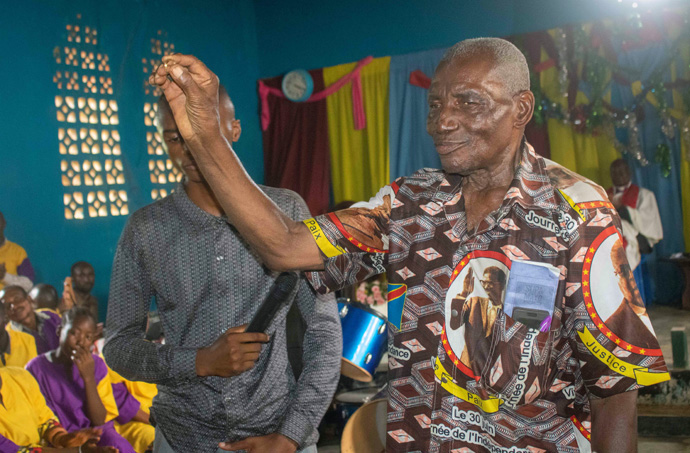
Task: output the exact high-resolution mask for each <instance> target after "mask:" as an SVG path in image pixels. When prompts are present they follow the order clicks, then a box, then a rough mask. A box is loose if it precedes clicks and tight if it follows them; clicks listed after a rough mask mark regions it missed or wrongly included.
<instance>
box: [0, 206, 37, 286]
mask: <svg viewBox="0 0 690 453" xmlns="http://www.w3.org/2000/svg"><path fill="white" fill-rule="evenodd" d="M6 224H7V223H6V222H5V217H4V216H3V215H2V212H0V289H2V288H4V287H5V286H9V285H19V286H21V287H22V288H24V290H26V291H28V290H30V289H31V286H32V285H33V283H32V281H33V280H34V268H33V267H32V266H31V261H29V257H28V255H27V254H26V251H25V250H24V248H22V246H20V245H19V244H15V243H14V242H11V241H9V240H8V239H7V238H6V237H5V225H6Z"/></svg>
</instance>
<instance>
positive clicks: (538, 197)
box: [434, 141, 559, 238]
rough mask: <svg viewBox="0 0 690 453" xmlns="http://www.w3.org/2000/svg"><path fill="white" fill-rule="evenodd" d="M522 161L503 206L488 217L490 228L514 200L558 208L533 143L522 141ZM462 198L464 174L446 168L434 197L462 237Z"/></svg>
mask: <svg viewBox="0 0 690 453" xmlns="http://www.w3.org/2000/svg"><path fill="white" fill-rule="evenodd" d="M521 153H522V156H521V159H520V164H519V165H518V168H517V169H516V170H515V175H514V176H513V181H512V183H511V185H510V188H509V189H508V191H507V192H506V195H505V197H504V198H503V202H502V203H501V206H500V207H499V208H498V209H497V210H496V211H494V212H492V213H491V214H489V215H488V216H487V218H486V220H488V221H489V228H490V227H492V226H493V225H495V224H496V223H498V222H500V221H501V220H502V219H503V218H504V217H505V216H506V215H507V214H508V212H509V211H510V209H511V208H512V206H513V205H514V204H515V203H518V204H520V205H521V206H522V207H523V208H525V209H544V210H555V209H557V208H558V206H559V203H558V200H557V198H556V194H555V189H554V187H553V185H552V184H551V181H550V179H549V176H548V174H547V172H546V162H545V161H544V159H543V158H542V157H541V156H538V155H537V154H536V153H535V152H534V148H532V145H530V144H529V143H527V141H524V142H523V146H522V150H521ZM461 198H462V177H461V176H458V175H453V174H448V173H446V172H443V179H442V180H441V181H440V183H439V185H438V186H437V191H436V194H435V195H434V201H436V202H440V203H442V204H443V207H444V211H445V214H446V218H447V219H448V221H449V222H450V224H451V225H452V229H453V233H454V234H455V236H456V237H458V238H461V237H462V236H463V234H464V230H465V227H466V225H465V222H466V220H465V216H464V203H461V202H460V200H461Z"/></svg>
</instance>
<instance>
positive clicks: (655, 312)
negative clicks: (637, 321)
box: [648, 306, 690, 368]
mask: <svg viewBox="0 0 690 453" xmlns="http://www.w3.org/2000/svg"><path fill="white" fill-rule="evenodd" d="M648 312H649V318H650V319H651V320H652V326H654V332H656V337H657V339H658V340H659V345H660V346H661V352H663V353H664V358H665V359H666V364H667V365H668V367H669V368H671V367H672V366H673V355H672V353H671V328H672V327H685V328H686V333H687V334H688V335H690V310H681V309H679V308H673V307H664V306H655V307H651V308H650V309H649V310H648Z"/></svg>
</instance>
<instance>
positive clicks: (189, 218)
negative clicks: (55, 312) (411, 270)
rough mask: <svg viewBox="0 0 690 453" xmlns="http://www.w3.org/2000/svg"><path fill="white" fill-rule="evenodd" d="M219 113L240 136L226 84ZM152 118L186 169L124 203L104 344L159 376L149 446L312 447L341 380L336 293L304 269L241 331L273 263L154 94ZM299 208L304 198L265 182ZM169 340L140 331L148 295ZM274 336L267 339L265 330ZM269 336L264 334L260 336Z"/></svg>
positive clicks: (277, 199)
mask: <svg viewBox="0 0 690 453" xmlns="http://www.w3.org/2000/svg"><path fill="white" fill-rule="evenodd" d="M219 101H220V105H221V108H220V117H219V118H220V121H221V124H222V130H223V136H224V138H225V140H228V141H233V142H234V141H237V140H238V139H239V137H240V132H241V128H240V122H239V120H238V119H236V118H235V109H234V106H233V104H232V101H231V100H230V97H229V96H228V94H227V92H225V90H221V93H220V97H219ZM158 128H159V133H160V135H161V137H162V139H163V142H164V146H165V148H166V150H167V152H168V155H169V156H170V160H171V161H172V162H173V165H175V167H176V168H177V169H178V170H180V171H181V172H182V174H183V175H184V181H183V182H182V183H181V184H180V185H179V186H178V187H177V188H176V189H175V191H174V192H173V193H172V194H171V195H170V196H168V197H166V198H164V199H163V200H160V201H157V202H155V203H153V204H151V205H149V206H146V207H144V208H142V209H140V210H139V211H137V212H135V213H134V214H132V215H131V216H130V218H129V220H128V222H127V225H126V227H125V229H124V231H123V233H122V237H121V238H120V242H119V244H118V248H117V254H116V256H115V262H114V265H113V273H112V278H111V287H110V300H109V303H108V317H107V325H108V329H107V333H106V343H105V347H104V350H103V354H104V356H105V358H106V360H107V361H108V365H109V366H110V367H111V368H112V369H113V370H115V371H116V372H118V373H119V374H121V375H122V376H123V377H125V378H127V379H130V380H137V381H146V382H151V383H155V384H158V396H157V397H156V399H155V400H154V403H153V407H152V415H153V417H154V418H155V420H156V424H157V425H156V436H155V442H154V452H156V453H169V452H172V451H178V452H183V451H184V452H187V451H189V452H196V451H215V450H216V449H217V448H218V447H219V445H224V442H228V441H230V442H235V443H236V445H237V448H236V450H249V451H252V452H255V453H257V452H271V453H280V452H295V451H297V450H300V451H303V452H307V451H315V450H316V447H315V444H316V441H317V439H318V432H317V427H318V425H319V422H320V420H321V418H322V416H323V414H324V412H325V411H326V408H327V407H328V405H329V404H330V402H331V398H332V396H333V392H334V391H335V387H336V385H337V382H338V376H339V371H340V366H339V364H340V356H341V352H340V351H341V348H342V339H341V334H340V321H339V319H338V314H337V310H336V305H335V304H334V303H333V298H332V296H327V297H324V296H316V295H315V293H314V292H313V290H312V289H311V288H310V287H309V285H308V284H307V283H306V281H305V280H304V279H303V278H302V279H301V281H300V283H299V285H298V287H297V290H296V291H293V292H292V294H291V296H290V298H289V300H288V301H286V302H287V303H286V304H285V305H284V306H283V307H282V308H281V309H280V310H279V312H278V314H277V316H276V318H275V319H274V321H273V322H272V323H271V326H270V327H269V328H268V330H267V334H268V336H267V335H265V334H263V333H245V332H244V329H245V327H244V326H243V324H245V323H248V322H249V321H250V320H251V319H252V317H253V315H254V314H255V313H256V311H257V309H258V307H259V305H260V304H261V302H262V301H263V300H264V298H265V297H266V295H267V294H268V291H269V289H270V287H271V284H272V283H273V281H274V279H275V276H276V274H275V273H272V272H271V271H270V270H269V269H267V268H266V267H264V266H263V265H262V263H261V262H260V261H259V260H258V259H257V257H256V255H255V254H254V252H253V250H252V249H250V248H249V246H248V245H247V243H246V242H245V241H244V239H243V238H242V237H240V235H239V234H238V233H237V231H236V230H235V228H234V226H233V225H231V224H230V223H228V220H227V217H225V216H224V215H223V212H222V209H221V207H220V205H219V204H218V201H217V200H216V198H215V195H214V193H213V191H212V190H211V189H210V187H209V186H208V184H207V182H206V180H205V178H204V176H203V175H202V173H201V172H200V171H199V168H198V167H197V165H196V162H195V160H194V158H193V157H192V155H191V153H190V151H189V149H188V147H187V144H186V143H185V141H184V139H183V138H182V135H181V134H180V132H179V131H178V125H177V124H176V122H175V119H174V117H173V115H172V112H171V110H170V107H169V105H168V102H167V101H166V100H165V98H164V97H161V99H160V101H159V108H158ZM262 190H263V191H264V193H266V194H267V196H269V197H270V198H271V199H272V200H273V202H274V203H276V204H277V205H278V206H280V207H281V208H282V209H283V210H285V211H286V212H287V213H289V215H291V216H292V217H293V218H294V219H296V220H301V219H304V218H306V217H308V216H309V211H308V210H307V207H306V204H305V203H304V200H302V199H301V198H300V197H299V196H298V195H297V194H295V193H294V192H292V191H289V190H285V189H276V188H271V187H262ZM152 297H154V298H155V300H156V305H157V307H158V311H159V314H160V319H161V323H162V325H163V331H164V332H165V345H159V344H155V343H152V342H149V341H145V340H144V339H143V338H144V327H145V325H146V317H147V313H148V310H149V305H150V300H151V298H152ZM293 302H294V303H295V304H297V306H298V307H299V309H300V314H301V316H302V318H303V320H304V322H305V324H306V326H307V327H306V333H305V334H304V342H303V352H302V359H303V368H302V371H301V374H300V376H299V378H298V379H295V377H294V375H293V370H292V367H291V365H290V364H289V361H288V352H287V347H286V332H285V318H286V314H287V312H288V308H289V305H290V304H291V303H293ZM269 336H270V341H269ZM264 343H266V344H264Z"/></svg>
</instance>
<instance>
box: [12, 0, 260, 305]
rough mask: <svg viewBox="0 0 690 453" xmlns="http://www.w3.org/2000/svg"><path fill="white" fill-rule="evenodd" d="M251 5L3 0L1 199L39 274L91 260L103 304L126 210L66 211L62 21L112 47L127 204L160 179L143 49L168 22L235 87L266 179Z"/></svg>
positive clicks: (246, 135)
mask: <svg viewBox="0 0 690 453" xmlns="http://www.w3.org/2000/svg"><path fill="white" fill-rule="evenodd" d="M254 11H255V10H254V6H253V4H252V2H251V1H250V0H234V1H232V2H228V1H222V0H217V1H209V0H205V1H204V2H203V8H201V7H199V3H198V2H186V1H182V0H179V1H178V0H166V1H157V0H156V1H145V2H144V1H134V0H99V1H72V0H70V1H66V0H62V1H37V0H27V1H23V2H4V3H3V13H2V15H1V16H0V52H1V54H2V55H3V58H2V61H3V62H4V69H3V71H0V101H1V102H2V108H1V109H0V134H1V136H2V145H0V211H2V212H3V213H4V214H5V217H6V219H7V222H8V225H7V230H6V232H5V233H6V235H7V237H8V238H9V239H10V240H12V241H15V242H17V243H19V244H21V245H22V246H23V247H24V248H25V249H26V250H27V252H28V254H29V257H30V258H31V260H32V262H33V264H34V267H35V268H36V271H37V280H38V281H43V282H47V283H50V284H52V285H54V286H56V287H57V288H58V290H59V291H61V282H62V280H63V278H64V277H65V276H67V275H68V274H69V268H70V265H71V264H72V263H73V262H75V261H77V260H86V261H89V262H90V263H92V264H93V265H94V267H95V269H96V288H95V290H94V292H95V295H96V296H97V297H98V298H99V300H100V303H101V310H100V311H101V317H103V316H104V315H105V306H106V299H107V292H108V284H109V276H110V269H111V263H112V259H113V255H114V252H115V247H116V244H117V240H118V238H119V236H120V232H121V231H122V228H123V226H124V223H125V220H126V219H125V218H124V217H110V216H108V217H104V218H95V219H89V218H88V217H87V218H86V219H85V220H65V218H64V212H63V201H62V193H63V187H62V184H61V180H60V178H61V172H60V160H61V156H60V155H59V153H58V132H57V131H58V127H59V124H62V123H58V122H57V120H56V115H55V106H54V97H55V95H56V93H57V91H56V87H55V84H54V83H53V81H52V77H53V74H54V73H55V70H56V65H55V63H54V59H53V48H54V47H55V46H56V45H59V44H60V43H63V42H64V40H65V37H66V31H65V26H66V24H71V23H74V22H75V19H76V15H77V13H81V15H82V20H81V22H82V24H83V25H91V26H95V27H96V28H97V30H98V33H99V40H100V42H99V43H98V51H99V52H104V53H107V54H108V55H109V57H110V63H111V75H112V77H113V82H114V97H115V99H116V100H117V102H118V106H119V117H120V125H119V127H118V130H119V132H120V135H121V145H122V157H123V161H124V165H125V177H126V179H127V190H128V192H129V208H130V212H132V211H134V210H136V209H138V208H139V207H141V206H144V205H146V204H148V203H150V202H151V198H150V192H151V189H152V188H153V185H152V184H151V183H150V179H149V173H148V167H147V165H148V156H147V151H146V138H145V129H144V114H143V103H144V93H143V85H142V84H143V80H144V74H143V70H142V62H141V59H142V57H143V56H144V55H149V52H150V44H149V43H150V39H151V38H152V37H154V36H156V32H157V30H159V29H163V30H165V31H167V32H168V40H169V41H171V42H173V43H175V45H176V50H178V51H180V52H185V53H192V52H193V53H195V54H197V55H199V56H200V57H201V58H202V59H203V61H205V62H206V63H207V64H208V66H209V67H210V68H212V69H213V70H214V71H216V73H217V74H218V75H219V77H220V79H221V81H223V82H224V83H225V84H226V85H227V86H228V87H229V88H230V89H229V91H230V94H231V96H232V97H233V99H234V101H235V105H236V107H237V115H238V117H239V118H240V119H241V120H242V127H243V135H242V138H241V140H240V142H239V144H238V146H237V148H238V152H239V154H240V157H241V158H242V161H243V162H244V163H245V165H246V167H247V168H248V170H249V172H250V173H251V174H252V176H253V177H254V178H256V179H258V180H262V179H263V153H262V151H261V134H260V130H259V126H258V118H257V115H256V111H257V97H256V85H255V81H256V79H257V76H258V66H257V43H256V29H255V19H254Z"/></svg>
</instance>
